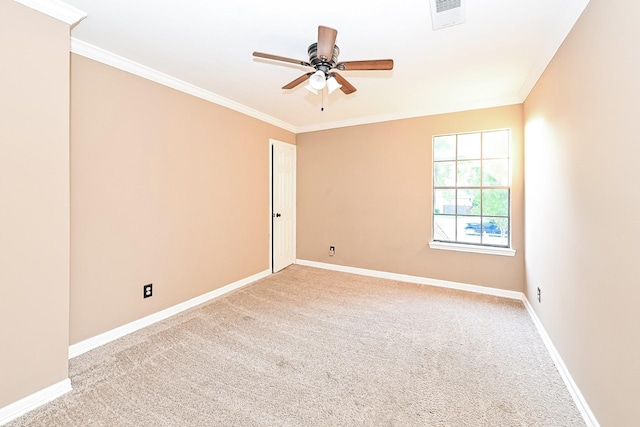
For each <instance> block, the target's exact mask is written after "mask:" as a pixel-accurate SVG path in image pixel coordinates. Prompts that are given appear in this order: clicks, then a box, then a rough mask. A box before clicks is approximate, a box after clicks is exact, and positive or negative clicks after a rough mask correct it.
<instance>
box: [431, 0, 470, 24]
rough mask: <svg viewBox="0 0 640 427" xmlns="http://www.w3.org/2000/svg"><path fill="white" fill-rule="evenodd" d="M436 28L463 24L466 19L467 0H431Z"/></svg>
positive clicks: (432, 17) (432, 21)
mask: <svg viewBox="0 0 640 427" xmlns="http://www.w3.org/2000/svg"><path fill="white" fill-rule="evenodd" d="M429 2H430V4H431V23H432V24H433V29H434V30H439V29H441V28H446V27H451V26H452V25H458V24H462V23H463V22H464V21H465V3H466V0H429Z"/></svg>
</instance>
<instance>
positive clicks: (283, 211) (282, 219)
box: [269, 139, 296, 273]
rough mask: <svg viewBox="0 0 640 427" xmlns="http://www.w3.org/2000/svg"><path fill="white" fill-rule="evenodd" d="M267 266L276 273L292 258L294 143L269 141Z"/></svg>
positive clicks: (294, 197)
mask: <svg viewBox="0 0 640 427" xmlns="http://www.w3.org/2000/svg"><path fill="white" fill-rule="evenodd" d="M269 171H270V174H269V175H270V178H271V179H270V201H271V203H270V206H271V209H270V211H271V212H270V213H271V227H270V231H271V232H270V234H269V235H270V237H271V238H270V242H269V253H270V266H271V271H272V272H273V273H277V272H278V271H280V270H282V269H283V268H285V267H288V266H289V265H291V264H293V263H295V261H296V146H295V145H293V144H288V143H286V142H281V141H276V140H274V139H270V140H269Z"/></svg>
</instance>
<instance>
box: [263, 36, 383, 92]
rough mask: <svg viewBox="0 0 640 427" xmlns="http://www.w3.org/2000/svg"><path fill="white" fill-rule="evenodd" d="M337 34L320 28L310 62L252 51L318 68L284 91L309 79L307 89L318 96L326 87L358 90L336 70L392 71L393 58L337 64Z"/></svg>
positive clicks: (348, 90)
mask: <svg viewBox="0 0 640 427" xmlns="http://www.w3.org/2000/svg"><path fill="white" fill-rule="evenodd" d="M337 35H338V31H337V30H334V29H333V28H329V27H324V26H322V25H320V26H319V27H318V42H317V43H313V44H311V45H310V46H309V49H308V51H307V52H308V54H309V60H308V61H300V60H298V59H291V58H285V57H283V56H277V55H271V54H268V53H262V52H253V56H255V57H258V58H265V59H273V60H275V61H282V62H289V63H292V64H297V65H302V66H303V67H312V68H315V70H316V71H311V72H309V73H306V74H303V75H302V76H300V77H298V78H297V79H295V80H294V81H292V82H291V83H288V84H286V85H284V86H283V87H282V89H293V88H294V87H296V86H298V85H300V84H302V83H303V82H305V81H307V80H308V82H309V84H308V85H307V86H306V88H307V89H308V90H309V91H311V92H313V93H315V94H317V93H318V91H319V90H322V89H324V88H325V86H326V87H327V90H328V91H329V93H331V92H333V91H334V90H336V89H338V88H339V89H340V90H342V92H344V93H345V94H346V95H349V94H350V93H353V92H355V91H356V88H355V87H354V86H353V85H352V84H351V83H349V82H348V81H347V80H346V79H345V78H344V77H342V76H341V75H340V74H338V73H337V72H336V71H335V70H339V71H353V70H392V69H393V59H370V60H364V61H344V62H338V55H339V54H340V49H339V48H338V46H337V45H336V37H337Z"/></svg>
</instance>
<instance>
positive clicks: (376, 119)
mask: <svg viewBox="0 0 640 427" xmlns="http://www.w3.org/2000/svg"><path fill="white" fill-rule="evenodd" d="M523 102H524V98H522V97H521V96H514V97H508V98H499V99H498V98H497V99H491V100H485V101H482V102H474V103H466V104H457V105H451V106H449V108H443V109H432V110H413V111H405V112H402V113H396V114H387V115H379V116H367V117H360V118H357V119H351V120H344V121H339V122H329V123H319V124H317V125H309V126H298V127H297V128H296V133H306V132H317V131H321V130H330V129H337V128H343V127H349V126H360V125H367V124H374V123H381V122H390V121H394V120H404V119H414V118H417V117H426V116H435V115H438V114H447V113H458V112H461V111H470V110H480V109H485V108H494V107H504V106H507V105H516V104H522V103H523Z"/></svg>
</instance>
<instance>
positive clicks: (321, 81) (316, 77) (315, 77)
mask: <svg viewBox="0 0 640 427" xmlns="http://www.w3.org/2000/svg"><path fill="white" fill-rule="evenodd" d="M326 85H327V78H326V77H325V75H324V73H323V72H322V70H318V71H316V72H315V73H313V74H312V75H311V77H309V86H311V87H312V88H314V89H315V90H322V89H324V87H325V86H326Z"/></svg>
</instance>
